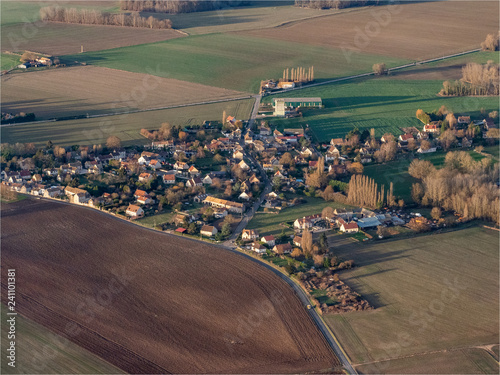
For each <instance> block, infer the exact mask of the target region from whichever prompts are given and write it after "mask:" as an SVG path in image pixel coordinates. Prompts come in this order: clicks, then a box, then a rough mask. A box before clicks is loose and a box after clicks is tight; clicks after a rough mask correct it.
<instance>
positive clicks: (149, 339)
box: [2, 200, 339, 373]
mask: <svg viewBox="0 0 500 375" xmlns="http://www.w3.org/2000/svg"><path fill="white" fill-rule="evenodd" d="M2 245H3V246H2V250H3V251H2V268H16V269H17V275H18V276H17V279H18V281H17V286H18V311H19V312H20V313H23V314H25V315H26V316H28V317H30V318H32V319H34V320H35V321H38V322H40V323H42V324H44V325H45V326H48V327H50V328H51V329H53V330H55V331H57V332H59V333H62V334H64V335H65V336H67V337H69V338H70V339H71V340H72V341H74V342H76V343H77V344H79V345H81V346H83V347H85V348H87V349H89V350H91V351H92V352H94V353H96V354H98V355H100V356H101V357H103V358H104V359H106V360H107V361H109V362H111V363H113V364H115V365H117V366H118V367H120V368H122V369H123V370H125V371H127V372H131V373H140V372H146V373H168V372H171V373H291V372H293V373H298V372H314V371H319V370H322V369H327V368H337V370H338V363H339V362H338V360H337V358H336V357H335V356H334V354H333V352H332V351H331V349H330V348H329V347H328V345H327V343H326V341H325V339H324V338H323V336H321V334H320V333H319V331H318V330H317V328H316V327H315V325H314V324H313V322H312V320H311V318H310V317H309V315H308V314H307V312H306V310H305V309H304V307H303V306H302V305H301V303H300V302H299V300H298V299H297V297H296V296H295V295H294V293H293V291H292V290H291V289H290V288H289V287H288V286H287V285H286V284H285V283H284V282H283V281H282V280H281V279H280V278H279V277H277V276H276V275H274V274H273V273H271V272H269V271H267V270H265V269H263V268H262V267H260V266H259V265H257V264H255V263H253V262H251V261H249V260H247V259H245V258H243V257H241V256H239V255H237V254H232V253H229V252H227V251H225V250H223V249H220V248H218V247H214V246H210V245H204V244H198V243H194V242H192V241H187V240H184V239H182V238H177V237H170V236H166V235H163V234H160V233H158V234H156V233H154V232H150V231H145V230H143V229H141V228H139V227H135V226H132V225H129V224H127V223H124V222H120V221H117V220H115V219H113V218H108V217H106V216H104V215H101V214H99V213H98V212H93V211H90V210H86V209H82V208H79V207H75V206H68V205H62V204H58V203H53V202H46V201H34V200H25V201H21V202H18V203H13V204H7V205H3V207H2ZM5 277H6V272H5V271H4V270H3V272H2V283H3V284H5V281H6V280H5V279H4V278H5ZM3 295H5V293H4V294H3ZM71 321H74V322H75V323H74V324H73V325H68V324H69V323H71ZM69 327H72V328H73V333H70V332H71V330H68V328H69ZM75 332H76V333H75Z"/></svg>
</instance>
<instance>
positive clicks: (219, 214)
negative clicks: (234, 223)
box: [214, 208, 229, 219]
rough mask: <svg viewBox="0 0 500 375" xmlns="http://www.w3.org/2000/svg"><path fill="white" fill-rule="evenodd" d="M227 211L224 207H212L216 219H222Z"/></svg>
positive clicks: (227, 213)
mask: <svg viewBox="0 0 500 375" xmlns="http://www.w3.org/2000/svg"><path fill="white" fill-rule="evenodd" d="M227 215H229V212H228V211H227V209H225V208H214V217H215V218H216V219H224V218H225V217H226V216H227Z"/></svg>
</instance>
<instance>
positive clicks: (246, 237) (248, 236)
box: [241, 229, 259, 241]
mask: <svg viewBox="0 0 500 375" xmlns="http://www.w3.org/2000/svg"><path fill="white" fill-rule="evenodd" d="M258 238H259V233H257V231H255V230H253V229H244V230H243V232H242V233H241V239H242V240H243V241H254V240H256V239H258Z"/></svg>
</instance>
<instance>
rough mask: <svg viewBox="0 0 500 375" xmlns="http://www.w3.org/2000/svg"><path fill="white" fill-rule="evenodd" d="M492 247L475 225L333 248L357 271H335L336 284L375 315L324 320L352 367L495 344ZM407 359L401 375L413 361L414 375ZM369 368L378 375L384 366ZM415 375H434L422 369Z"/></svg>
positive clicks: (494, 242)
mask: <svg viewBox="0 0 500 375" xmlns="http://www.w3.org/2000/svg"><path fill="white" fill-rule="evenodd" d="M498 247H499V238H498V232H497V231H495V230H490V229H485V228H481V227H473V228H469V229H462V230H458V231H453V232H448V233H445V234H435V235H427V236H422V237H416V238H413V239H412V240H411V241H408V240H393V241H384V242H379V243H377V242H375V243H374V242H370V243H365V244H363V245H357V246H349V245H348V246H344V247H337V248H336V254H337V255H338V256H340V257H344V258H347V257H349V258H352V259H354V261H355V262H356V264H357V265H358V267H356V268H354V269H352V270H349V271H346V272H342V273H341V275H340V277H341V279H342V280H343V281H344V282H346V283H347V284H348V285H349V286H351V287H352V288H353V289H354V290H356V291H357V292H359V293H361V294H362V295H363V297H364V298H365V299H367V300H368V301H369V302H370V303H371V304H372V305H374V306H375V307H376V309H375V310H373V311H367V312H353V313H348V314H341V315H327V316H325V319H326V321H327V323H328V324H329V326H330V327H331V328H332V330H333V331H334V332H335V334H336V336H337V338H338V339H339V340H340V342H341V344H342V346H343V347H344V349H345V350H346V351H347V353H348V355H349V356H350V358H351V360H352V362H353V363H355V364H363V363H373V362H375V361H382V360H387V359H397V358H402V357H405V356H412V355H416V354H420V353H421V354H424V353H429V352H433V351H443V350H446V349H457V348H469V347H475V346H480V345H492V344H498V342H499V336H498V329H499V318H498V317H499V305H498V302H499V294H498V290H499V281H498V280H499V254H498ZM450 285H451V287H450ZM446 358H447V357H445V356H443V357H442V359H441V361H445V360H446ZM448 358H449V360H446V363H445V366H444V368H450V369H454V368H455V367H454V361H455V359H454V358H453V356H451V357H448ZM462 360H465V359H462ZM468 360H469V361H472V363H469V364H468V365H467V366H464V367H463V368H462V370H460V371H459V373H468V372H469V371H468V369H469V368H471V366H472V367H474V363H475V362H476V363H477V361H476V360H475V359H474V358H471V357H469V358H468ZM412 361H413V360H410V359H408V361H407V362H406V365H405V366H406V367H405V371H404V372H405V373H418V368H422V366H424V367H425V363H423V362H422V361H420V363H416V364H415V362H414V361H413V364H414V365H415V366H416V367H415V370H417V371H415V372H414V371H412V370H413V369H412V368H411V367H410V364H411V362H412ZM482 361H483V362H484V361H486V360H485V358H483V359H482ZM417 362H418V361H417ZM395 363H396V364H397V362H395ZM490 365H491V361H490ZM373 366H375V367H373ZM441 366H443V364H441ZM403 367H404V366H403ZM370 368H371V371H368V372H371V373H374V372H375V371H374V370H377V373H380V372H379V371H382V373H383V372H384V371H386V369H387V368H390V364H389V365H387V364H384V363H383V362H382V363H378V364H377V363H373V365H372V367H370ZM398 368H399V369H401V368H402V367H398V366H396V367H395V369H396V370H395V371H396V372H397V369H398ZM442 368H443V367H442ZM490 368H491V367H490ZM485 369H488V366H485ZM422 372H423V373H434V371H432V370H431V369H429V368H427V371H422ZM446 373H456V372H455V371H453V370H451V372H446ZM494 373H498V368H496V370H495V372H494Z"/></svg>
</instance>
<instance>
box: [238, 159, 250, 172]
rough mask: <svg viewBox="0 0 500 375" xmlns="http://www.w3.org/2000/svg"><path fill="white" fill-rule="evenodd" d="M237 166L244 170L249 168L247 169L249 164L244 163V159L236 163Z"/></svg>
mask: <svg viewBox="0 0 500 375" xmlns="http://www.w3.org/2000/svg"><path fill="white" fill-rule="evenodd" d="M238 166H239V167H240V168H241V169H242V170H244V171H246V170H249V169H250V166H249V165H248V164H247V163H245V161H243V160H242V161H240V162H239V163H238Z"/></svg>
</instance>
